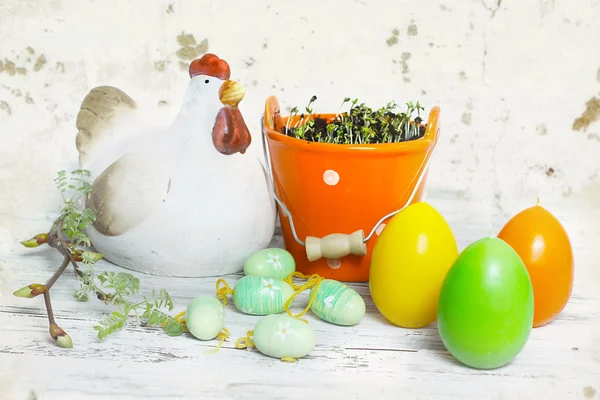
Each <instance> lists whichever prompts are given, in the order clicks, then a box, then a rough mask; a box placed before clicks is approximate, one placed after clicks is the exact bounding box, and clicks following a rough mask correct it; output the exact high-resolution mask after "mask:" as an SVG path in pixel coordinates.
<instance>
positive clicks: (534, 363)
mask: <svg viewBox="0 0 600 400" xmlns="http://www.w3.org/2000/svg"><path fill="white" fill-rule="evenodd" d="M427 200H428V201H429V202H431V204H433V205H434V206H435V207H437V208H438V210H439V211H440V212H441V213H442V214H443V215H444V216H445V217H446V218H447V220H448V221H449V223H450V225H451V226H452V228H453V230H454V232H455V234H456V236H457V239H458V241H459V246H460V248H461V249H462V248H464V247H465V246H466V245H467V244H468V243H469V242H471V241H473V240H476V239H477V238H479V237H480V236H481V235H482V232H485V231H487V230H488V228H489V227H488V226H487V225H478V224H476V223H473V222H465V218H464V215H466V214H468V213H466V212H465V211H464V209H465V207H466V204H465V203H464V200H460V199H459V197H458V196H457V195H456V193H444V192H442V191H437V192H436V191H431V192H430V194H429V197H428V199H427ZM559 217H560V218H561V219H562V220H563V221H565V220H566V227H567V229H570V227H571V224H570V223H569V221H570V219H569V214H564V215H560V216H559ZM49 222H51V221H50V219H38V220H37V221H23V223H25V224H26V225H27V226H30V227H32V229H33V226H38V229H37V230H39V229H41V227H42V226H46V225H47V224H48V223H49ZM45 224H46V225H45ZM498 229H499V226H498V224H494V226H493V231H494V232H497V231H498ZM37 230H36V229H33V231H37ZM597 243H598V237H597V236H592V237H590V238H589V240H588V241H585V240H580V241H579V242H575V243H574V247H575V257H576V273H575V287H574V292H573V296H572V298H571V300H570V302H569V304H568V305H567V307H566V308H565V310H564V312H563V313H562V314H560V315H559V317H558V318H557V319H556V320H554V321H553V322H552V323H551V324H549V325H547V326H545V327H542V328H537V329H534V330H533V331H532V333H531V336H530V339H529V341H528V343H527V345H526V347H525V348H524V350H523V351H522V352H521V353H520V354H519V355H518V356H517V357H516V358H515V359H514V360H513V361H512V362H511V363H510V364H508V365H506V366H504V367H502V368H499V369H496V370H491V371H482V370H475V369H471V368H468V367H466V366H464V365H461V364H459V363H458V362H457V361H455V360H454V359H453V357H452V356H451V355H450V354H449V353H448V352H447V351H446V350H445V348H444V346H443V344H442V342H441V340H440V338H439V336H438V333H437V328H436V324H435V323H434V324H431V325H430V326H428V327H426V328H424V329H414V330H409V329H403V328H399V327H396V326H392V325H391V324H389V323H387V322H386V321H385V319H384V318H383V317H382V316H381V315H380V314H379V313H378V311H377V309H376V308H375V307H374V305H373V302H372V300H371V297H370V295H369V290H368V286H367V285H365V284H356V285H352V286H353V287H355V288H356V289H357V290H358V292H359V293H360V294H361V295H362V296H363V297H364V299H365V301H366V304H367V315H366V316H365V318H364V319H363V320H362V321H361V322H360V324H358V325H356V326H353V327H340V326H335V325H331V324H328V323H326V322H323V321H321V320H319V319H318V318H317V317H315V316H314V315H312V314H311V313H309V314H308V316H307V318H308V319H309V322H310V324H311V326H312V327H313V328H314V329H315V331H316V333H317V345H316V348H315V349H314V351H313V352H312V353H311V354H310V355H309V356H307V357H305V358H302V359H300V360H298V362H297V363H295V364H289V363H283V362H281V361H279V360H278V359H272V358H269V357H267V356H264V355H262V354H260V353H258V352H257V351H256V350H251V351H249V350H239V349H236V348H235V340H236V339H237V338H239V337H241V336H244V335H245V333H246V331H247V330H249V329H252V328H253V326H254V324H255V323H256V321H257V320H258V319H259V317H256V316H248V315H245V314H242V313H240V312H238V311H237V310H236V309H235V307H234V306H233V305H232V304H231V303H230V304H229V305H228V306H227V307H226V326H227V327H228V329H229V330H230V332H231V334H232V336H231V338H230V339H229V340H228V341H226V342H225V344H224V345H223V348H222V349H221V350H220V351H219V352H218V353H216V354H211V355H207V354H206V352H207V351H208V350H210V349H211V348H213V347H214V346H215V345H216V344H217V342H216V341H211V342H202V341H199V340H196V339H193V338H192V337H191V336H188V335H187V334H185V335H183V336H180V337H176V338H172V337H169V336H167V335H166V334H164V333H163V332H162V331H161V330H159V329H151V328H142V327H138V326H136V325H134V324H133V323H131V324H129V325H128V326H127V327H126V328H125V329H124V330H123V331H121V332H119V333H117V334H115V335H114V336H111V337H109V338H107V339H106V340H105V341H103V342H100V341H98V339H97V337H96V332H95V331H94V329H93V325H94V324H95V323H96V322H97V321H99V320H100V319H101V318H102V313H103V312H108V311H109V310H110V307H109V306H105V305H104V304H103V303H102V302H100V301H94V299H92V300H91V301H90V302H89V303H78V302H76V301H74V299H73V297H72V293H73V291H74V290H76V289H77V287H78V283H77V282H76V280H75V278H74V277H73V275H72V270H68V271H67V272H66V273H65V275H64V276H63V277H62V278H61V279H60V280H59V281H58V283H57V284H56V285H55V286H54V288H53V290H52V294H53V302H54V308H55V312H56V319H57V322H58V324H59V325H60V326H61V327H63V329H65V330H66V331H67V332H68V333H69V334H70V335H71V336H72V338H73V341H74V348H73V349H61V348H59V347H57V346H55V345H54V343H53V341H52V340H51V339H50V337H49V336H48V333H47V332H48V323H47V319H46V316H45V308H44V305H43V299H41V298H38V299H31V300H29V299H20V298H15V297H13V296H11V295H10V293H8V292H9V290H14V289H16V288H20V287H22V286H24V285H27V284H29V283H31V282H41V281H44V280H45V279H47V277H49V276H50V275H51V274H52V272H53V270H54V269H55V268H56V266H57V265H58V264H59V263H60V261H61V258H60V256H59V255H58V254H54V252H53V251H50V249H46V250H39V249H38V250H30V249H23V250H18V251H14V252H12V253H11V254H9V255H8V256H6V257H4V263H5V264H4V266H3V275H4V276H6V273H7V271H8V270H9V268H8V267H10V271H11V275H10V276H9V278H8V280H7V281H5V282H3V287H2V288H3V291H2V292H3V294H4V296H3V299H2V306H1V307H0V318H1V322H0V337H1V341H0V366H1V371H2V372H1V375H0V379H1V381H0V385H1V386H0V387H2V391H1V392H0V398H2V399H15V400H16V399H27V398H38V399H41V400H50V399H95V398H98V399H134V398H157V399H168V398H189V399H249V400H251V399H262V400H266V399H273V400H278V399H305V398H316V399H399V398H402V399H417V398H418V399H446V398H448V399H465V398H469V399H471V398H472V399H507V400H512V399H550V398H552V399H592V398H598V397H599V395H598V394H595V393H596V392H595V391H597V390H599V389H600V346H599V343H600V312H599V310H600V290H598V282H600V269H599V268H598V267H597V265H598V257H597V251H596V249H595V247H596V246H597ZM273 245H274V246H279V245H281V238H280V236H276V237H275V238H274V241H273ZM98 267H99V269H102V270H104V269H111V270H115V268H114V267H111V266H110V265H109V264H108V263H105V262H100V263H99V264H98ZM135 275H136V276H138V277H139V278H140V279H141V282H142V283H141V284H142V288H143V291H144V292H145V293H148V292H149V291H151V290H152V289H153V288H154V289H159V288H165V289H167V290H168V291H169V292H170V293H171V294H172V295H173V298H174V301H175V310H173V312H174V313H175V312H178V311H181V310H183V309H185V307H186V306H187V304H188V303H189V301H191V299H192V298H193V297H194V296H197V295H199V294H212V293H214V291H215V282H216V279H214V278H206V279H179V278H170V279H164V278H161V277H154V276H147V275H140V274H135ZM238 278H239V276H227V277H226V279H227V281H228V282H229V283H230V284H232V285H233V284H235V282H236V280H237V279H238ZM306 300H307V298H306V295H301V296H300V298H299V300H298V302H297V306H296V307H295V308H294V309H299V307H301V306H302V305H304V304H306ZM31 391H33V392H34V393H35V394H36V396H37V397H27V396H28V395H30V392H31Z"/></svg>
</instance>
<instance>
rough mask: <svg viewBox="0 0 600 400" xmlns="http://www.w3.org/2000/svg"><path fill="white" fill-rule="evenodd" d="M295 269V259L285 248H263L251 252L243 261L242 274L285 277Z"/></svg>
mask: <svg viewBox="0 0 600 400" xmlns="http://www.w3.org/2000/svg"><path fill="white" fill-rule="evenodd" d="M294 271H296V261H294V257H293V256H292V255H291V254H290V253H289V252H288V251H286V250H284V249H279V248H272V249H264V250H260V251H257V252H256V253H254V254H252V255H251V256H250V257H249V258H248V259H247V260H246V262H245V263H244V274H246V275H255V276H270V277H271V278H278V279H285V278H287V277H288V276H290V274H291V273H292V272H294Z"/></svg>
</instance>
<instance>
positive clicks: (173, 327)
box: [163, 317, 183, 336]
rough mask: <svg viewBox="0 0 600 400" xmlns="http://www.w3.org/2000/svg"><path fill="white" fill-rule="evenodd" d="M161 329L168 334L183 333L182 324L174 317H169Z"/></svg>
mask: <svg viewBox="0 0 600 400" xmlns="http://www.w3.org/2000/svg"><path fill="white" fill-rule="evenodd" d="M163 331H165V332H166V333H167V335H169V336H181V335H182V334H183V326H182V325H181V324H180V323H179V322H177V321H176V320H175V319H173V318H170V317H169V319H168V321H167V323H166V324H165V326H163Z"/></svg>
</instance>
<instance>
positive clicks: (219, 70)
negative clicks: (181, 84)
mask: <svg viewBox="0 0 600 400" xmlns="http://www.w3.org/2000/svg"><path fill="white" fill-rule="evenodd" d="M230 74H231V71H230V70H229V64H227V61H225V60H221V59H220V58H219V57H217V56H216V55H214V54H210V53H207V54H205V55H203V56H202V58H199V59H197V60H194V61H192V63H191V64H190V78H193V77H194V76H196V75H209V76H214V77H215V78H219V79H223V80H226V79H229V76H230Z"/></svg>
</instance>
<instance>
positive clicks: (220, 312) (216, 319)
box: [185, 296, 225, 340]
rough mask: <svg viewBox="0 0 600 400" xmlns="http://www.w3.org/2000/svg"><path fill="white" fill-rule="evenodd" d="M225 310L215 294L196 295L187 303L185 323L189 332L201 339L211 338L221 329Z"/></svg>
mask: <svg viewBox="0 0 600 400" xmlns="http://www.w3.org/2000/svg"><path fill="white" fill-rule="evenodd" d="M224 314H225V310H224V308H223V304H221V302H220V301H219V300H218V299H217V298H216V297H215V296H198V297H196V298H194V300H192V302H191V303H190V304H189V305H188V307H187V310H186V313H185V323H186V325H187V328H188V330H189V331H190V333H191V334H192V335H193V336H194V337H196V338H198V339H201V340H212V339H214V338H216V337H217V335H218V334H219V332H221V330H222V329H223V317H224Z"/></svg>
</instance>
